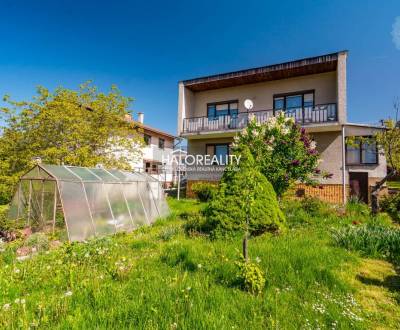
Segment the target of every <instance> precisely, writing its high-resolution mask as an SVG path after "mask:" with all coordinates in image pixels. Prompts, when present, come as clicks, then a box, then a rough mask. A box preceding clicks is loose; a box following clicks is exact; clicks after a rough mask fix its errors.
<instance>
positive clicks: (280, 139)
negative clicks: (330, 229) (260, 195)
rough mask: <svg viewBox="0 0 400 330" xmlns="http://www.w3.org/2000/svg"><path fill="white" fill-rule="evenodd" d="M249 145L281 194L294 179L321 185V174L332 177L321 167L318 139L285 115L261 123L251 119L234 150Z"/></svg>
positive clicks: (236, 138)
mask: <svg viewBox="0 0 400 330" xmlns="http://www.w3.org/2000/svg"><path fill="white" fill-rule="evenodd" d="M245 146H246V147H248V148H249V149H250V151H251V153H252V155H253V157H254V159H255V161H256V163H257V164H259V165H260V170H261V173H262V174H264V176H265V177H266V178H267V179H268V181H270V182H271V184H272V186H273V187H274V189H275V192H276V194H277V195H278V196H282V194H283V193H284V192H285V191H287V189H288V188H289V187H290V186H291V185H292V184H293V183H294V182H303V183H306V184H312V185H318V181H317V177H318V176H322V177H325V178H327V177H331V174H328V173H322V172H321V171H320V170H319V169H318V164H319V154H318V151H317V144H316V142H315V141H313V140H312V139H311V138H310V137H309V136H308V134H307V133H306V132H305V130H304V129H303V128H301V127H300V126H299V125H297V124H296V123H295V121H294V119H293V118H290V117H289V118H288V117H285V116H284V114H280V115H278V116H276V117H271V118H269V120H267V121H266V122H264V123H259V122H258V121H257V119H256V117H252V118H250V122H249V125H248V126H247V127H246V128H245V129H244V130H243V131H242V132H240V133H239V134H238V135H237V136H236V137H235V138H234V144H233V149H234V151H235V152H239V153H240V151H241V150H242V149H243V148H244V147H245ZM320 187H321V188H322V186H320Z"/></svg>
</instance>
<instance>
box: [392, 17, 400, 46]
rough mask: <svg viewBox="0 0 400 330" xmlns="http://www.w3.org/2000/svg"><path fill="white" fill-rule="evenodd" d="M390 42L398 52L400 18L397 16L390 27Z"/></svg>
mask: <svg viewBox="0 0 400 330" xmlns="http://www.w3.org/2000/svg"><path fill="white" fill-rule="evenodd" d="M392 28H393V29H392V40H393V43H394V45H395V46H396V48H397V49H398V50H400V16H397V17H396V19H395V20H394V23H393V25H392Z"/></svg>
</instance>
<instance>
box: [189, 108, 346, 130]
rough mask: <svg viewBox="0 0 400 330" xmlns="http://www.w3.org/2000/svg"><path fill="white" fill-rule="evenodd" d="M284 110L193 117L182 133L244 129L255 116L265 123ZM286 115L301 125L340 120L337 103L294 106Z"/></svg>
mask: <svg viewBox="0 0 400 330" xmlns="http://www.w3.org/2000/svg"><path fill="white" fill-rule="evenodd" d="M282 111H283V110H257V111H249V112H239V113H238V114H236V115H223V116H218V117H215V118H209V117H192V118H185V119H184V120H183V132H182V133H196V132H208V131H224V130H235V129H242V128H244V127H246V126H247V124H248V122H249V119H251V118H255V119H256V120H257V122H258V123H260V124H261V123H264V122H266V121H267V120H268V119H269V118H271V117H273V116H276V115H277V114H278V113H280V112H282ZM283 113H284V114H285V116H286V117H292V118H294V120H295V122H296V123H298V124H300V125H312V124H321V123H331V122H336V121H337V120H338V116H337V107H336V103H330V104H320V105H316V106H313V107H304V108H292V109H287V110H285V111H283Z"/></svg>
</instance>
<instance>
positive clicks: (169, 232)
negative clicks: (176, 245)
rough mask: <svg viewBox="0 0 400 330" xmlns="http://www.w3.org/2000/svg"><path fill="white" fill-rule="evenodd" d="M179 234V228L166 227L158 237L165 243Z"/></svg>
mask: <svg viewBox="0 0 400 330" xmlns="http://www.w3.org/2000/svg"><path fill="white" fill-rule="evenodd" d="M178 232H179V229H178V228H177V227H166V228H164V229H163V230H161V232H160V233H159V235H158V237H159V238H160V239H162V240H163V241H170V240H171V239H172V238H173V237H174V236H176V235H177V234H178Z"/></svg>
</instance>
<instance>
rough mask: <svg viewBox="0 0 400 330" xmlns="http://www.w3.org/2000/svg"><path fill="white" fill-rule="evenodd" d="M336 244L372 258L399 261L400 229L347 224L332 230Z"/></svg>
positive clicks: (379, 225)
mask: <svg viewBox="0 0 400 330" xmlns="http://www.w3.org/2000/svg"><path fill="white" fill-rule="evenodd" d="M333 239H334V241H335V243H336V244H337V245H338V246H341V247H344V248H346V249H349V250H354V251H360V252H361V253H362V254H363V255H365V256H369V257H374V258H379V257H380V258H387V259H389V260H392V261H397V262H399V261H400V230H399V229H395V228H392V227H387V226H383V225H381V224H366V225H358V226H347V227H344V228H342V229H339V230H336V231H334V232H333Z"/></svg>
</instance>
